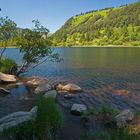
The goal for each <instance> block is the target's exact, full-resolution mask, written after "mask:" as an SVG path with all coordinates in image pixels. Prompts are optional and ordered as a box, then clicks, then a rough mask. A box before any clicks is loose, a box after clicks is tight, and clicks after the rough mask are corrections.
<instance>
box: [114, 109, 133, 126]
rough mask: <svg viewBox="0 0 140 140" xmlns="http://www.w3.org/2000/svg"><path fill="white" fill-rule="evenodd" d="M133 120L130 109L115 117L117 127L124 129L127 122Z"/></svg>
mask: <svg viewBox="0 0 140 140" xmlns="http://www.w3.org/2000/svg"><path fill="white" fill-rule="evenodd" d="M133 119H134V114H133V112H132V111H131V110H130V109H126V110H124V111H122V112H120V114H118V115H117V116H116V121H117V126H118V127H119V128H122V127H124V126H125V125H126V124H127V123H128V122H131V121H132V120H133Z"/></svg>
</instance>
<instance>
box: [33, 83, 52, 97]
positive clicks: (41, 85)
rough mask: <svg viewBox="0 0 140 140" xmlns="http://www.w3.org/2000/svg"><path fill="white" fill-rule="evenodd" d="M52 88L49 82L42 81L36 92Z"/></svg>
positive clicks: (43, 91) (41, 92)
mask: <svg viewBox="0 0 140 140" xmlns="http://www.w3.org/2000/svg"><path fill="white" fill-rule="evenodd" d="M51 89H52V87H51V85H49V84H47V83H46V82H42V83H40V84H39V86H38V87H37V88H36V89H35V94H44V93H46V92H47V91H50V90H51Z"/></svg>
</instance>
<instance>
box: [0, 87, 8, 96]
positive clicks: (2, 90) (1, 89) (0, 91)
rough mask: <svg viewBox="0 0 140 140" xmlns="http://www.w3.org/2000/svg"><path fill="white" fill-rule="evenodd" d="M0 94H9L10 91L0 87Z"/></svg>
mask: <svg viewBox="0 0 140 140" xmlns="http://www.w3.org/2000/svg"><path fill="white" fill-rule="evenodd" d="M0 94H4V95H5V94H10V91H9V90H7V89H4V88H1V87H0Z"/></svg>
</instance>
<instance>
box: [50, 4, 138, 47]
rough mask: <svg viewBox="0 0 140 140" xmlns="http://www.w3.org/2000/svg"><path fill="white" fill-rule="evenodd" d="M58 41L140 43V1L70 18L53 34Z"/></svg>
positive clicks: (95, 43)
mask: <svg viewBox="0 0 140 140" xmlns="http://www.w3.org/2000/svg"><path fill="white" fill-rule="evenodd" d="M51 39H52V40H53V44H54V45H59V46H60V45H62V46H73V45H74V46H75V45H77V46H80V45H81V46H83V45H84V46H88V45H110V44H111V45H132V46H139V45H140V2H137V3H134V4H131V5H126V6H122V7H119V8H106V9H103V10H100V11H91V12H87V13H85V14H81V15H77V16H75V17H72V18H70V19H69V20H68V21H67V22H66V23H65V25H64V26H62V28H61V29H60V30H58V31H57V32H56V33H55V34H53V35H52V37H51Z"/></svg>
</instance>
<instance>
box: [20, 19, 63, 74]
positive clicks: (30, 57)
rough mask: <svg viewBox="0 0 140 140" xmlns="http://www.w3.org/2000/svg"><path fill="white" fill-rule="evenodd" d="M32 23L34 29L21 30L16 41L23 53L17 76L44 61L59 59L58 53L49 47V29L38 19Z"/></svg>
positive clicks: (57, 60) (58, 60) (56, 60)
mask: <svg viewBox="0 0 140 140" xmlns="http://www.w3.org/2000/svg"><path fill="white" fill-rule="evenodd" d="M33 23H34V26H35V27H34V29H33V30H30V29H25V30H23V31H22V34H21V36H20V38H19V41H18V44H19V45H20V52H22V53H23V64H22V66H21V67H20V68H19V70H18V72H17V76H18V75H20V74H21V73H25V72H27V71H28V70H29V69H33V68H35V67H37V66H38V65H40V64H42V63H44V62H46V61H55V62H60V61H61V58H60V56H59V54H58V53H55V52H54V49H52V48H51V47H49V46H50V45H51V42H50V41H49V40H48V39H47V34H48V32H49V30H48V29H47V28H45V27H44V26H42V25H41V24H40V22H39V21H38V20H34V21H33Z"/></svg>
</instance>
